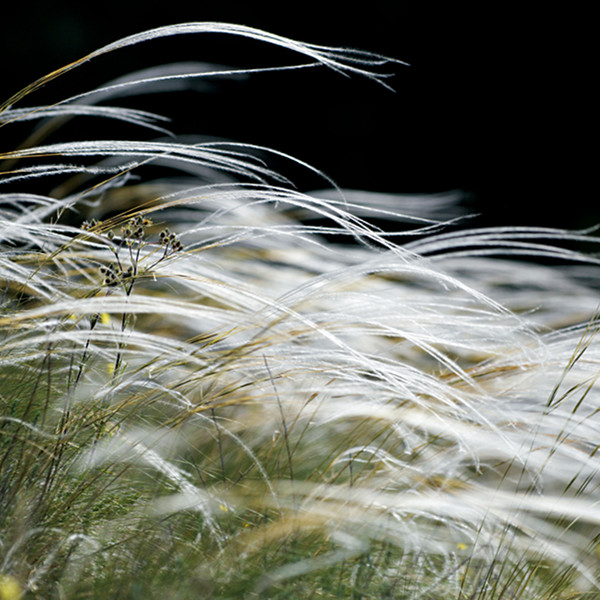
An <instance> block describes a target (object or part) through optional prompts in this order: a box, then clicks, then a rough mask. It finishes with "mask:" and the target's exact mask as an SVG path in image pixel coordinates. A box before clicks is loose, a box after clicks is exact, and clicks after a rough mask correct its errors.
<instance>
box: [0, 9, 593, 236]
mask: <svg viewBox="0 0 600 600" xmlns="http://www.w3.org/2000/svg"><path fill="white" fill-rule="evenodd" d="M21 4H22V5H17V6H15V5H13V6H12V7H11V8H9V7H5V8H3V13H2V16H1V17H0V19H1V21H0V29H1V31H0V34H1V35H0V51H1V53H2V54H1V55H2V57H3V60H2V79H1V81H2V91H3V92H4V93H3V94H2V96H3V99H4V98H5V97H8V96H9V95H10V94H12V93H14V92H16V91H17V90H18V89H19V88H20V87H22V86H24V85H26V84H27V83H29V82H31V81H33V80H34V79H36V78H37V77H39V76H41V75H43V74H45V73H46V72H48V71H50V70H52V69H55V68H57V67H59V66H62V65H63V64H65V63H67V62H70V61H72V60H75V59H77V58H79V57H80V56H82V55H84V54H86V53H88V52H91V51H92V50H94V49H96V48H97V47H99V46H101V45H104V44H107V43H109V42H112V41H114V40H116V39H117V38H119V37H122V36H125V35H129V34H132V33H136V32H138V31H141V30H144V29H148V28H152V27H157V26H161V25H167V24H172V23H178V22H184V21H229V22H234V23H241V24H245V25H250V26H254V27H259V28H263V29H266V30H268V31H272V32H274V33H278V34H281V35H285V36H289V37H293V38H296V39H299V40H302V41H306V42H313V43H319V44H325V45H341V46H349V47H355V48H360V49H364V50H371V51H373V52H377V53H381V54H385V55H388V56H392V57H394V58H398V59H401V60H404V61H406V62H408V63H410V65H411V66H410V67H405V66H402V65H397V64H396V65H392V66H390V67H389V68H390V69H391V70H392V71H393V72H395V75H394V77H393V78H391V79H390V80H388V82H389V83H390V84H391V85H392V87H393V88H394V90H395V92H390V91H388V90H386V89H384V88H383V87H382V86H379V85H377V84H376V83H374V82H372V81H369V80H366V79H363V78H360V77H353V78H350V79H348V78H345V77H342V76H340V75H339V74H336V73H333V72H328V71H326V70H324V69H319V70H315V69H309V70H306V71H304V72H297V71H296V72H288V73H279V74H277V73H267V74H258V75H255V76H253V77H252V78H251V79H249V80H248V81H245V82H235V81H234V82H228V83H226V84H224V85H222V86H220V87H218V88H217V89H216V90H215V91H216V92H217V93H213V94H207V95H200V94H192V93H185V94H182V95H181V96H178V97H177V100H176V106H175V109H174V105H173V98H171V99H170V101H169V102H168V103H166V104H165V105H164V107H158V108H157V109H158V110H162V111H163V112H166V113H168V114H169V116H171V117H173V118H174V124H173V129H174V130H175V131H176V132H177V133H182V134H183V133H192V134H208V135H216V136H223V137H227V138H230V139H233V140H236V141H243V142H249V143H254V144H260V145H267V146H272V147H274V148H276V149H278V150H281V151H283V152H286V153H289V154H292V155H294V156H297V157H298V158H300V159H302V160H305V161H307V162H310V163H311V164H312V165H314V166H315V167H317V168H319V169H322V170H323V171H325V172H326V173H327V174H328V175H330V176H331V177H332V179H334V180H335V181H336V182H337V183H338V184H339V185H340V186H342V187H350V188H360V189H369V190H375V191H385V192H410V193H413V192H417V193H421V192H441V191H446V190H452V189H459V190H463V191H464V192H465V193H466V194H467V195H468V197H469V198H470V202H471V205H470V206H471V208H470V209H471V210H476V211H479V212H481V213H482V215H483V216H482V217H481V219H480V222H482V223H484V224H509V225H516V224H536V225H550V226H558V227H569V228H579V227H584V226H588V225H591V224H595V223H597V222H600V211H599V210H598V208H597V204H598V202H597V199H596V186H595V175H596V160H595V158H593V157H594V155H595V154H596V138H595V126H594V119H593V118H592V115H594V117H595V110H594V111H593V110H592V105H594V108H595V105H596V96H597V92H596V90H595V81H594V80H595V79H596V77H597V76H596V74H597V67H596V64H595V61H594V57H595V54H596V52H594V50H595V48H594V47H593V45H592V39H594V38H592V33H591V27H592V23H593V22H594V21H593V19H592V16H591V14H586V13H584V12H581V13H577V12H575V10H574V9H572V10H570V11H569V12H566V11H565V10H564V9H555V10H554V11H552V10H551V9H548V8H547V7H544V9H543V10H537V9H536V8H534V7H529V8H526V9H523V8H522V7H519V6H518V5H517V6H510V5H509V4H508V3H497V4H496V3H468V4H467V3H465V4H461V3H448V2H439V3H436V2H402V1H390V0H382V1H372V2H369V3H360V4H359V5H358V6H357V7H355V8H352V7H351V6H350V3H349V2H340V3H338V2H326V1H322V2H313V1H312V0H311V1H305V2H279V3H266V2H249V1H246V2H218V1H217V2H213V3H208V2H190V3H189V4H188V5H187V6H186V7H183V6H182V5H181V3H180V2H175V1H172V2H170V3H168V2H167V3H161V4H157V6H156V8H153V7H151V5H150V3H135V2H128V1H123V2H112V1H108V0H107V1H105V2H102V3H101V4H97V5H94V4H92V3H82V2H80V3H64V2H62V3H61V2H44V3H41V2H40V3H36V2H33V3H25V2H23V3H21ZM470 4H471V5H470ZM473 5H475V6H473ZM183 37H184V38H185V39H183V38H182V39H175V38H169V39H167V40H162V41H157V42H152V43H150V44H144V45H142V46H140V47H138V48H134V49H126V50H124V51H120V52H117V53H114V54H112V55H111V56H107V57H102V58H100V59H98V60H97V61H94V62H92V63H89V64H88V65H86V66H84V67H82V68H80V69H77V70H75V71H74V72H72V73H70V74H69V75H68V76H66V77H64V78H60V79H59V80H57V81H55V82H54V83H53V84H51V86H47V88H45V89H44V90H41V91H40V92H37V93H36V94H35V95H33V96H30V97H29V98H27V99H26V101H24V103H23V105H29V104H37V103H41V102H46V101H52V100H58V99H60V98H63V97H65V96H67V95H69V94H71V93H74V92H75V91H84V90H86V89H88V88H91V87H93V86H95V85H99V84H101V83H103V82H105V81H108V80H109V79H112V78H114V77H117V76H119V75H121V74H124V73H126V72H128V71H130V70H132V69H136V68H143V67H147V66H150V65H152V64H163V63H167V62H171V61H178V60H200V61H208V62H215V63H222V64H227V65H231V66H239V67H245V66H271V65H272V66H274V65H278V64H288V63H292V62H297V61H298V58H297V55H294V54H292V53H290V52H285V51H281V50H274V49H273V48H272V47H269V46H267V45H265V44H260V43H258V42H251V41H245V40H242V39H241V38H237V37H232V36H214V35H211V36H203V35H193V36H183ZM150 102H151V103H152V102H154V100H152V101H150ZM133 105H136V106H138V107H141V108H152V109H154V108H155V107H154V106H153V105H152V104H150V106H147V105H146V104H143V103H142V104H141V103H140V102H139V101H138V102H134V104H133ZM5 130H6V128H5V129H4V130H2V131H1V132H0V144H2V145H1V146H0V149H9V148H5V147H4V142H6V143H12V142H11V141H10V135H9V134H6V135H5V133H4V132H5ZM292 176H294V178H295V181H296V182H297V183H298V186H299V187H300V188H301V189H305V188H306V189H308V188H311V187H314V186H321V185H323V184H322V182H318V181H313V180H311V179H310V178H309V177H308V178H306V180H305V179H304V178H305V176H306V175H305V174H304V173H295V172H294V173H292Z"/></svg>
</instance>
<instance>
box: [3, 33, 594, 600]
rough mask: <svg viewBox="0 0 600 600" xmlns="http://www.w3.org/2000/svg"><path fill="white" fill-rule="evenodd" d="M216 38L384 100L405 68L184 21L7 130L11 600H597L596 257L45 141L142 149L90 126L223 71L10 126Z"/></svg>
mask: <svg viewBox="0 0 600 600" xmlns="http://www.w3.org/2000/svg"><path fill="white" fill-rule="evenodd" d="M202 32H220V33H224V34H235V35H240V36H246V37H250V38H253V39H256V40H260V41H263V42H267V43H272V44H276V45H280V46H283V47H285V48H288V49H290V50H293V51H295V52H296V53H298V54H299V55H301V56H304V57H305V58H308V59H309V60H310V62H309V63H308V65H311V66H312V65H314V64H320V65H323V66H326V67H329V68H331V69H333V70H335V71H339V72H342V73H346V74H354V75H362V76H367V77H371V78H373V79H375V80H377V81H380V82H384V77H385V74H382V73H378V72H376V71H375V69H379V68H380V67H383V66H384V65H386V64H388V65H389V64H390V62H391V61H389V60H387V59H385V58H383V57H379V56H374V55H371V54H368V53H365V52H358V51H354V50H352V51H350V50H339V49H334V48H327V47H321V46H314V45H308V44H303V43H300V42H297V41H293V40H288V39H285V38H282V37H279V36H275V35H272V34H268V33H265V32H261V31H257V30H254V29H251V28H246V27H242V26H237V25H224V24H214V23H196V24H185V25H179V26H173V27H165V28H161V29H157V30H153V31H150V32H146V33H142V34H139V35H135V36H131V37H129V38H126V39H124V40H120V41H118V42H115V43H114V44H110V45H109V46H106V47H104V48H102V49H100V50H98V51H96V52H93V53H92V54H90V55H88V56H87V57H84V58H83V59H81V60H79V61H76V62H74V63H71V64H70V65H68V66H66V67H64V68H63V69H59V70H57V71H55V72H53V73H51V74H49V75H48V76H46V77H43V78H41V79H40V80H38V81H36V82H34V83H33V84H32V85H31V86H28V87H27V88H25V89H24V90H22V91H21V92H19V93H17V94H15V95H14V96H13V97H12V98H10V99H9V100H8V101H7V102H6V103H5V104H3V105H2V106H1V108H0V124H1V125H2V126H3V127H8V126H12V125H13V124H16V123H18V122H21V121H29V120H34V119H37V120H39V121H40V124H39V126H38V128H37V129H36V130H35V131H34V132H33V134H32V136H31V138H30V140H31V141H32V143H27V142H26V143H25V144H24V145H23V146H21V147H20V148H18V149H15V150H10V151H6V152H3V153H2V154H0V159H1V160H2V161H3V162H2V165H3V166H2V172H1V177H2V179H1V180H0V183H2V184H3V185H5V186H8V185H9V184H10V185H13V186H16V187H14V188H9V189H16V190H17V191H7V192H5V193H3V195H2V196H1V197H0V209H1V212H0V243H1V244H2V249H1V252H0V280H1V283H2V290H3V292H2V303H1V311H0V340H1V341H0V407H1V410H0V596H2V597H17V596H18V595H19V594H20V593H21V592H24V593H26V594H27V595H28V596H29V597H39V598H51V597H57V598H84V597H86V598H87V597H114V598H121V597H123V598H125V597H127V598H135V597H141V596H142V595H144V596H150V597H173V598H182V599H184V598H197V597H212V598H237V597H265V598H266V597H268V598H284V597H286V598H289V597H292V598H309V597H315V596H316V597H325V598H335V597H343V598H374V597H381V598H396V599H407V600H408V599H416V598H419V599H425V598H431V599H433V598H457V599H459V598H460V599H464V600H466V599H473V600H474V599H481V600H483V599H485V600H492V599H497V600H500V599H506V598H512V599H524V600H530V599H546V600H548V599H551V598H552V599H555V598H565V599H566V598H592V597H594V595H595V594H597V593H598V587H599V583H598V575H599V573H598V556H599V555H598V547H599V546H598V533H599V530H598V525H599V524H600V512H599V511H598V506H597V503H598V483H599V481H600V463H599V458H598V456H597V454H598V453H597V450H598V435H597V432H598V407H599V406H600V403H599V401H600V396H599V394H598V389H597V386H596V378H597V374H598V367H599V366H600V353H599V350H598V345H597V343H596V339H595V338H596V333H597V330H598V316H597V314H596V312H595V311H596V307H597V303H598V297H597V293H596V290H595V282H596V281H597V274H596V270H597V263H598V258H597V257H596V256H595V255H593V254H583V253H581V252H577V251H573V250H570V249H569V247H568V244H569V243H571V242H584V241H585V242H587V243H596V242H597V241H598V240H596V239H595V238H594V237H592V236H591V235H590V234H589V232H577V233H574V232H566V231H558V230H551V229H542V228H496V229H494V228H492V229H472V230H466V231H465V230H463V229H456V227H454V225H455V223H454V221H453V220H452V219H450V218H449V219H448V221H447V222H444V221H440V220H438V219H435V218H433V217H432V214H434V213H435V211H438V212H439V210H440V205H442V206H445V207H446V208H448V207H450V206H451V204H452V201H453V199H452V197H451V195H448V196H441V197H422V198H418V199H414V198H410V197H403V196H386V195H379V194H368V193H363V192H353V191H343V190H341V189H339V188H333V189H329V190H321V191H315V192H312V193H306V192H300V191H298V190H296V189H295V188H294V187H293V186H292V185H291V184H290V183H289V182H287V181H286V180H285V178H283V177H281V176H280V175H278V174H277V173H275V172H273V171H271V170H270V169H269V167H268V166H267V164H266V163H265V162H264V161H263V160H262V158H259V157H258V155H257V154H256V151H257V148H255V147H250V146H247V145H244V144H240V143H234V142H215V141H201V142H198V143H186V142H184V141H180V140H178V139H176V138H174V139H171V140H167V141H165V140H162V139H161V140H145V139H144V140H137V141H128V140H114V139H113V140H88V141H72V142H69V141H53V142H52V141H45V140H44V136H46V135H50V134H51V135H57V134H56V129H57V127H56V126H57V125H60V124H61V123H63V122H64V120H65V119H68V118H75V117H80V116H82V115H92V116H99V117H110V118H112V119H117V120H122V121H126V122H129V123H133V124H136V125H139V126H142V127H146V128H149V129H150V132H151V135H155V134H156V131H155V129H156V128H157V127H158V126H157V123H159V122H160V123H164V121H163V120H162V119H160V118H159V117H158V116H156V115H151V114H149V113H146V112H141V111H134V110H132V109H125V108H118V107H113V106H108V105H106V104H98V103H99V102H102V103H105V102H107V101H110V99H111V98H116V97H117V96H119V95H122V94H123V93H124V91H125V90H127V91H128V92H129V91H130V88H135V87H136V86H141V89H143V90H144V91H148V89H149V87H150V88H151V87H152V86H158V87H159V88H160V89H161V91H164V88H165V86H167V87H168V85H169V82H173V81H177V80H179V79H181V78H186V77H210V76H212V75H215V74H218V75H220V76H223V75H224V74H226V72H225V71H216V72H214V71H210V70H207V68H205V67H202V66H200V65H197V66H196V67H190V66H189V65H187V66H186V68H183V67H182V66H181V65H175V66H172V65H171V66H168V67H163V68H162V69H156V70H153V71H151V72H144V73H143V74H141V75H135V74H134V75H132V76H130V77H128V78H125V79H121V80H118V81H117V82H116V83H112V84H108V85H107V86H105V87H103V88H101V89H100V90H94V91H92V92H89V93H86V94H80V95H78V96H75V97H73V98H70V99H67V100H65V101H64V102H61V103H59V104H57V105H54V106H33V107H30V108H22V107H20V106H19V104H20V103H21V101H23V100H24V99H25V98H26V97H27V96H29V95H30V94H32V93H33V92H35V91H36V90H37V89H38V88H39V87H41V86H42V85H45V84H47V83H49V82H50V81H51V80H53V79H55V78H56V77H58V76H60V75H62V74H63V73H66V72H67V71H70V70H72V69H73V68H75V67H78V66H79V65H81V64H83V63H85V62H87V61H89V60H91V59H93V58H95V57H97V56H100V55H102V54H104V53H107V52H111V51H114V50H120V49H123V48H125V47H126V46H129V45H132V44H135V43H140V42H144V41H148V40H151V39H154V38H156V37H159V36H170V35H174V34H186V33H202ZM301 66H302V65H301ZM304 66H306V65H304ZM190 69H191V70H190ZM160 131H161V133H164V128H163V127H162V125H161V126H160ZM32 144H33V145H32ZM290 160H291V159H290ZM63 161H64V162H63ZM98 161H99V162H98ZM155 166H160V167H161V168H168V169H169V170H170V171H171V172H172V173H173V176H172V177H171V178H164V177H159V176H156V178H153V171H152V170H150V171H149V172H150V175H149V176H147V177H146V178H145V179H135V177H134V176H135V175H136V174H137V173H140V174H143V173H146V171H145V170H144V169H147V168H149V167H155ZM304 166H305V167H306V168H311V167H309V166H308V165H304ZM161 173H162V171H161ZM56 178H58V179H59V184H58V185H55V182H54V184H53V188H52V191H48V192H47V193H39V192H36V193H31V192H28V191H21V188H20V187H18V186H25V187H26V186H28V185H30V184H31V183H32V182H33V181H34V180H35V183H36V185H37V186H38V187H39V183H40V181H41V182H44V181H46V180H48V181H50V180H52V181H54V180H56ZM38 180H39V181H38ZM5 189H6V188H5ZM382 219H387V220H388V221H389V223H390V227H389V230H387V231H383V230H381V229H379V228H378V227H376V226H375V225H374V224H373V223H374V221H375V220H377V221H379V222H380V221H381V220H382ZM399 222H408V223H409V224H410V226H409V228H408V229H405V230H398V231H395V230H394V229H395V227H396V226H395V225H394V223H399ZM312 223H316V224H312ZM332 234H334V235H335V238H334V239H335V240H340V239H342V240H344V239H347V243H340V242H338V241H331V239H332V237H331V235H332ZM344 236H345V237H344ZM400 236H403V237H404V238H405V240H407V241H404V243H402V244H400V243H399V242H398V241H397V240H398V238H399V237H400ZM524 254H525V255H530V256H533V257H534V258H539V257H543V258H545V259H547V258H550V259H556V261H561V264H562V266H560V265H557V266H545V265H543V264H539V263H536V262H531V263H526V262H521V261H518V260H517V258H518V257H519V255H524ZM11 594H12V596H11Z"/></svg>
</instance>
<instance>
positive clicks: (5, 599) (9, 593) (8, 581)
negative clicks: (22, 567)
mask: <svg viewBox="0 0 600 600" xmlns="http://www.w3.org/2000/svg"><path fill="white" fill-rule="evenodd" d="M22 595H23V591H22V590H21V586H20V585H19V582H18V581H17V580H16V579H15V578H14V577H13V576H12V575H0V600H19V598H21V596H22Z"/></svg>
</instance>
